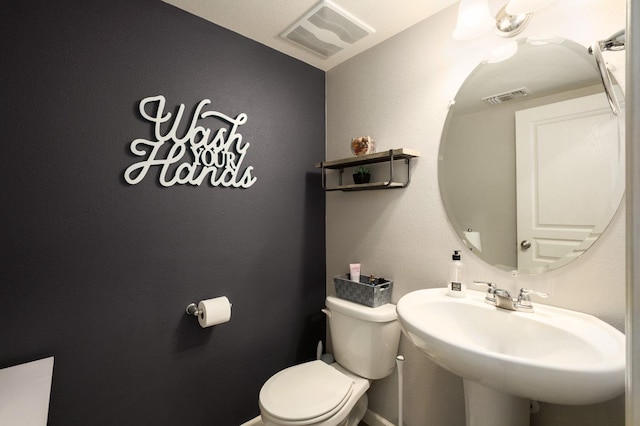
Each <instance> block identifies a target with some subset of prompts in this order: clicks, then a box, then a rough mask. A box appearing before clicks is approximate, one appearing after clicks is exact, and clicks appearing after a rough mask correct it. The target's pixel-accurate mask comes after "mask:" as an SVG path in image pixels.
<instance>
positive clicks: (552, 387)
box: [397, 288, 625, 416]
mask: <svg viewBox="0 0 640 426" xmlns="http://www.w3.org/2000/svg"><path fill="white" fill-rule="evenodd" d="M484 296H485V293H483V292H479V291H473V290H468V292H467V297H466V298H453V297H448V296H447V295H446V289H440V288H437V289H426V290H418V291H414V292H411V293H409V294H407V295H405V296H404V297H402V298H401V299H400V300H399V301H398V304H397V311H398V319H399V320H400V324H401V326H402V329H403V332H404V333H405V334H406V335H407V336H408V338H409V339H410V340H411V342H412V343H413V344H414V345H415V346H416V347H418V348H419V349H420V350H421V351H422V352H424V353H425V354H426V355H427V356H428V357H429V358H431V359H432V360H433V361H434V362H436V363H437V364H438V365H440V366H441V367H443V368H445V369H447V370H449V371H451V372H452V373H454V374H457V375H459V376H461V377H462V378H463V379H465V392H466V391H467V389H466V388H467V381H470V382H473V383H474V385H478V384H479V385H481V386H482V387H486V388H488V389H489V390H491V391H497V392H499V393H503V394H507V395H509V396H511V397H516V398H523V399H527V400H529V399H532V400H537V401H544V402H549V403H554V404H568V405H584V404H593V403H598V402H603V401H606V400H608V399H611V398H614V397H616V396H618V395H619V394H621V393H622V392H623V391H624V369H625V337H624V334H622V333H621V332H620V331H618V330H616V329H615V328H613V327H612V326H610V325H608V324H606V323H605V322H603V321H601V320H599V319H598V318H596V317H594V316H591V315H587V314H583V313H579V312H574V311H570V310H566V309H561V308H556V307H552V306H548V305H543V304H540V303H535V302H534V309H535V312H534V313H524V312H514V311H507V310H504V309H500V308H496V307H495V306H492V305H489V304H487V303H484ZM467 403H469V401H467ZM467 408H469V407H468V406H467ZM527 408H528V402H527ZM467 415H469V413H467ZM527 416H528V413H527Z"/></svg>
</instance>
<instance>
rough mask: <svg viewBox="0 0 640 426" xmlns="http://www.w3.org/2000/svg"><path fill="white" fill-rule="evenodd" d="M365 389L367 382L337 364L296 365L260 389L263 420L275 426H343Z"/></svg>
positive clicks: (277, 374)
mask: <svg viewBox="0 0 640 426" xmlns="http://www.w3.org/2000/svg"><path fill="white" fill-rule="evenodd" d="M367 389H369V380H367V379H364V378H362V377H359V376H357V375H354V374H353V373H350V372H348V371H346V370H345V369H344V368H342V367H341V366H340V365H339V364H337V363H333V364H326V363H324V362H323V361H310V362H306V363H304V364H300V365H295V366H293V367H289V368H286V369H284V370H282V371H280V372H278V373H276V374H275V375H273V376H272V377H271V378H270V379H269V380H267V382H266V383H265V384H264V386H263V387H262V389H261V390H260V411H261V416H262V421H263V423H264V424H265V425H278V426H303V425H304V426H307V425H314V426H335V425H342V424H345V425H346V424H348V423H347V422H346V421H348V420H349V419H348V417H349V414H350V413H351V411H352V410H353V408H354V407H355V406H356V404H357V403H358V401H359V400H360V399H361V398H362V397H363V396H365V398H366V394H365V392H366V391H367ZM364 403H366V401H364ZM365 410H366V406H365ZM362 414H363V415H364V410H363V413H362Z"/></svg>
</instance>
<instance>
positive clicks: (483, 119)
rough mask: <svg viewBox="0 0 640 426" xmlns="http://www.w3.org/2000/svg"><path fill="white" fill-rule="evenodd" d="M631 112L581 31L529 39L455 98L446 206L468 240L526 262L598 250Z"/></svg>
mask: <svg viewBox="0 0 640 426" xmlns="http://www.w3.org/2000/svg"><path fill="white" fill-rule="evenodd" d="M614 84H615V83H614ZM615 87H616V88H617V87H618V86H617V85H615ZM616 95H617V97H618V99H619V100H621V99H623V97H622V94H621V92H620V90H619V88H617V89H616ZM623 117H624V112H623V111H622V112H621V113H620V114H619V115H614V114H613V113H612V111H611V108H610V106H609V103H608V101H607V98H606V96H605V94H604V90H603V85H602V79H601V77H600V74H599V72H598V68H597V65H596V61H595V60H594V58H593V56H591V55H590V54H589V53H588V51H587V48H586V47H584V46H581V45H580V44H578V43H575V42H573V41H570V40H567V39H562V38H558V37H555V38H554V37H537V38H533V37H529V38H525V39H521V40H518V41H514V42H512V43H511V44H509V45H507V46H505V47H504V48H501V49H500V50H499V51H496V52H495V55H494V57H493V58H492V59H490V60H487V61H484V62H482V63H481V64H480V65H478V66H477V67H476V68H475V70H474V71H473V72H472V73H471V75H469V77H468V78H467V79H466V80H465V82H464V83H463V84H462V87H461V88H460V90H459V92H458V94H457V95H456V98H455V102H452V105H451V107H450V110H449V114H448V115H447V120H446V122H445V126H444V130H443V134H442V140H441V143H440V151H439V157H438V178H439V183H440V191H441V193H442V198H443V201H444V204H445V209H446V211H447V214H448V215H449V219H450V221H451V223H452V224H453V226H454V228H455V229H456V231H457V233H458V234H459V236H460V238H462V240H463V242H464V243H465V245H466V246H467V247H468V248H469V249H471V250H472V251H473V252H474V253H476V254H477V255H478V256H479V257H480V258H481V259H483V260H484V261H486V262H487V263H489V264H491V265H494V266H496V267H498V268H500V269H503V270H506V271H513V270H517V271H518V272H519V273H525V274H532V273H540V272H544V271H548V270H552V269H556V268H558V267H560V266H562V265H565V264H567V263H568V262H570V261H571V260H573V259H575V258H576V257H577V256H579V255H580V254H582V253H583V252H584V251H585V250H587V249H588V248H589V247H590V246H591V245H592V244H593V242H594V241H595V240H597V238H598V236H599V235H600V234H601V233H602V232H603V231H604V229H605V228H606V227H607V225H608V224H609V222H610V221H611V219H612V217H613V215H614V214H615V212H616V210H617V208H618V206H619V205H620V201H621V200H622V195H623V193H624V135H623V132H624V123H623Z"/></svg>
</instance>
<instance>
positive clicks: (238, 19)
mask: <svg viewBox="0 0 640 426" xmlns="http://www.w3.org/2000/svg"><path fill="white" fill-rule="evenodd" d="M163 1H164V2H166V3H169V4H172V5H174V6H176V7H178V8H180V9H183V10H186V11H187V12H190V13H192V14H194V15H196V16H200V17H201V18H204V19H206V20H208V21H211V22H213V23H214V24H217V25H220V26H221V27H224V28H227V29H229V30H231V31H234V32H236V33H238V34H241V35H243V36H245V37H248V38H250V39H252V40H255V41H257V42H259V43H262V44H264V45H266V46H269V47H271V48H273V49H276V50H278V51H280V52H282V53H285V54H287V55H289V56H292V57H294V58H297V59H299V60H301V61H303V62H306V63H308V64H310V65H313V66H314V67H316V68H320V69H322V70H325V71H327V70H329V69H331V68H333V67H334V66H336V65H338V64H339V63H341V62H344V61H346V60H347V59H349V58H351V57H353V56H355V55H357V54H358V53H361V52H363V51H365V50H367V49H369V48H371V47H373V46H375V45H376V44H378V43H380V42H382V41H384V40H386V39H388V38H390V37H392V36H394V35H395V34H398V33H399V32H401V31H403V30H405V29H407V28H409V27H411V26H413V25H415V24H417V23H418V22H420V21H422V20H424V19H426V18H427V17H429V16H431V15H433V14H435V13H436V12H439V11H440V10H442V9H444V8H446V7H447V6H450V5H452V4H453V3H456V2H457V1H458V0H401V1H394V2H392V1H389V0H331V1H332V2H333V3H334V4H335V5H337V6H339V7H340V8H342V9H344V10H345V11H346V12H348V13H350V14H351V15H353V16H354V17H356V18H358V19H359V20H360V21H362V22H364V23H365V24H367V25H369V26H370V27H372V28H373V29H374V30H375V33H373V34H370V35H368V36H366V37H365V38H363V39H362V40H360V41H358V42H357V43H355V44H354V45H352V46H351V47H349V48H348V49H345V50H342V51H340V52H338V53H336V54H335V55H333V56H331V57H330V58H328V59H325V58H322V57H321V56H319V55H316V54H315V53H311V52H309V51H307V50H306V49H304V48H302V47H299V46H298V45H296V44H293V43H292V42H290V41H287V40H285V39H282V38H281V37H280V34H281V33H282V32H283V31H285V30H286V29H287V28H289V27H290V26H291V25H292V24H293V23H294V22H295V21H297V20H298V19H300V18H301V17H302V16H304V15H305V14H306V13H307V12H308V11H309V10H310V9H311V8H313V7H314V6H315V5H316V4H318V3H319V2H320V0H163ZM452 30H453V29H452Z"/></svg>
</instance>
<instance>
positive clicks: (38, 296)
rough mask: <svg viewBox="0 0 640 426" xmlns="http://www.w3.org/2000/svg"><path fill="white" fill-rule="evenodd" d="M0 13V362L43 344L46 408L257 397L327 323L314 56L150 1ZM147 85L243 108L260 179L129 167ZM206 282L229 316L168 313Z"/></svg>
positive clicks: (155, 421)
mask: <svg viewBox="0 0 640 426" xmlns="http://www.w3.org/2000/svg"><path fill="white" fill-rule="evenodd" d="M0 16H1V17H2V18H1V19H0V21H1V25H0V51H1V52H2V60H1V61H0V138H1V143H2V149H1V150H0V206H1V207H0V212H1V215H0V219H1V221H0V368H1V367H7V366H10V365H15V364H18V363H22V362H26V361H31V360H35V359H39V358H41V357H45V356H50V355H54V356H55V367H54V377H53V389H52V395H51V405H50V415H49V424H50V425H53V426H74V425H78V426H80V425H82V426H84V425H94V426H96V425H108V426H114V425H118V426H122V425H187V424H188V425H218V426H234V425H239V424H241V423H243V422H245V421H247V420H249V419H251V418H253V417H254V416H257V415H258V413H259V410H258V402H257V398H258V392H259V390H260V387H261V385H262V383H263V382H264V381H265V380H266V379H267V378H268V377H269V376H270V375H272V374H273V373H274V372H276V371H278V370H280V369H282V368H284V367H286V366H289V365H293V364H295V363H298V362H301V361H305V360H309V359H312V358H313V357H314V355H315V347H316V344H317V341H318V340H319V339H322V338H324V332H325V322H324V318H323V316H322V314H321V313H320V309H321V308H322V307H323V305H324V295H325V276H324V274H325V272H324V271H325V243H324V236H325V225H324V210H325V209H324V193H323V192H322V190H321V188H320V177H319V174H318V173H317V171H316V170H315V169H314V167H313V165H314V162H316V161H318V160H321V159H323V158H324V138H325V130H324V129H325V116H324V79H325V76H324V73H323V72H322V71H320V70H318V69H315V68H313V67H310V66H308V65H306V64H303V63H301V62H299V61H296V60H294V59H292V58H290V57H287V56H285V55H282V54H280V53H278V52H275V51H273V50H271V49H269V48H267V47H265V46H263V45H260V44H257V43H255V42H253V41H251V40H248V39H246V38H243V37H241V36H239V35H237V34H235V33H233V32H230V31H227V30H225V29H222V28H220V27H217V26H215V25H213V24H211V23H209V22H206V21H204V20H201V19H199V18H196V17H194V16H192V15H189V14H188V13H186V12H183V11H181V10H179V9H176V8H174V7H172V6H170V5H167V4H165V3H163V2H161V1H159V0H113V1H102V0H61V1H55V2H52V1H44V0H42V1H30V0H23V1H5V2H3V4H2V6H0ZM159 94H161V95H164V96H165V97H166V99H167V106H168V107H169V108H171V109H172V110H175V108H177V107H178V105H179V104H181V103H184V104H185V106H186V110H187V112H188V113H189V114H190V113H191V112H192V111H193V109H194V108H195V106H196V105H197V103H198V102H199V101H200V100H202V99H205V98H208V99H211V101H212V103H211V106H210V107H211V109H214V110H217V111H220V112H223V113H225V114H228V115H231V116H236V115H238V114H240V113H242V112H244V113H246V114H247V115H248V121H247V123H246V124H244V125H243V126H242V127H241V129H240V132H241V133H242V136H243V138H244V139H243V140H244V141H245V142H249V143H250V144H251V146H250V148H249V150H248V153H247V156H246V159H245V165H252V166H254V168H255V170H254V172H253V175H254V176H256V177H257V178H258V180H257V182H256V183H255V184H254V185H253V186H252V187H250V188H247V189H232V188H222V187H217V188H216V187H210V186H206V185H203V186H200V187H195V186H173V187H169V188H164V187H161V186H160V185H159V184H158V174H157V171H152V172H151V173H150V174H149V175H148V176H147V177H146V178H145V179H144V180H143V181H142V182H141V183H140V184H138V185H135V186H132V185H128V184H127V183H126V182H125V181H124V179H123V173H124V170H125V169H126V167H128V166H129V165H131V164H133V163H134V162H136V161H138V160H139V159H138V158H137V157H134V156H133V155H132V154H131V153H130V152H129V144H130V142H131V141H132V140H133V139H135V138H149V137H151V136H152V128H151V125H150V123H148V122H146V121H145V120H144V119H143V118H142V117H141V115H140V114H139V113H138V104H139V102H140V100H141V99H143V98H145V97H148V96H154V95H159ZM174 112H175V111H174ZM221 295H226V296H228V297H229V299H230V300H231V302H232V303H233V314H232V319H231V321H230V322H229V323H226V324H223V325H219V326H215V327H211V328H206V329H202V328H200V327H199V325H198V323H197V320H196V318H194V317H188V316H187V315H186V314H185V313H184V309H185V307H186V305H187V304H188V303H189V302H197V301H198V300H201V299H206V298H210V297H216V296H221Z"/></svg>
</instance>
